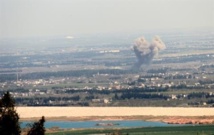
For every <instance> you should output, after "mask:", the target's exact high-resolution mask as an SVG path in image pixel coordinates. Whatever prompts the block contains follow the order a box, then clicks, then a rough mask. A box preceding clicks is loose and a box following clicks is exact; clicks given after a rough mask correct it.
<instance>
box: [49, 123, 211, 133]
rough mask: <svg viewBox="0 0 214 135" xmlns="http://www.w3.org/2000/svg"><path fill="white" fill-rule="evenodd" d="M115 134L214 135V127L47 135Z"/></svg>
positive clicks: (154, 128)
mask: <svg viewBox="0 0 214 135" xmlns="http://www.w3.org/2000/svg"><path fill="white" fill-rule="evenodd" d="M113 132H120V133H122V135H214V125H206V126H204V125H197V126H176V127H145V128H131V129H87V130H77V131H61V132H56V133H47V135H90V134H91V135H92V134H94V135H95V134H96V135H105V134H107V133H113Z"/></svg>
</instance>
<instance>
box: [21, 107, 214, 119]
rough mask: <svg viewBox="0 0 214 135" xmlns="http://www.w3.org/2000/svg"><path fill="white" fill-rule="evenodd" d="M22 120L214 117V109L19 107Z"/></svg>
mask: <svg viewBox="0 0 214 135" xmlns="http://www.w3.org/2000/svg"><path fill="white" fill-rule="evenodd" d="M17 111H18V114H19V115H20V118H21V119H28V118H36V117H41V116H45V117H46V118H48V117H55V118H57V117H96V116H214V108H182V107H17Z"/></svg>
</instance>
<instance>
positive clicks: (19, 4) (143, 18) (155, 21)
mask: <svg viewBox="0 0 214 135" xmlns="http://www.w3.org/2000/svg"><path fill="white" fill-rule="evenodd" d="M213 27H214V0H0V36H1V37H32V36H54V35H71V36H72V35H76V34H94V33H113V32H135V31H138V32H139V31H145V30H152V31H155V30H156V29H161V30H169V29H200V28H213Z"/></svg>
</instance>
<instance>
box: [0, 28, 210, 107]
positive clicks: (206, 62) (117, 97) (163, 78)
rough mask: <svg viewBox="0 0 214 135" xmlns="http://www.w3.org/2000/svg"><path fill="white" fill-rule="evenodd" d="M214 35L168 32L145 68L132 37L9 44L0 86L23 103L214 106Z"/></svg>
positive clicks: (3, 54) (2, 58) (0, 68)
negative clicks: (138, 63)
mask: <svg viewBox="0 0 214 135" xmlns="http://www.w3.org/2000/svg"><path fill="white" fill-rule="evenodd" d="M208 35H209V36H208ZM213 37H214V36H213V33H210V32H201V33H200V34H195V33H188V34H187V35H185V34H182V33H181V34H180V35H179V34H178V33H168V34H165V35H164V36H162V39H163V41H164V43H165V44H166V49H165V50H163V51H161V52H160V53H159V54H158V55H157V56H155V58H154V59H153V60H152V62H151V63H149V64H143V65H142V66H141V68H140V69H134V68H133V65H134V64H135V63H136V61H137V59H136V56H135V55H134V52H133V50H132V48H131V47H132V44H131V43H132V42H131V39H132V37H131V38H130V42H129V40H128V39H127V38H125V39H124V40H123V41H121V42H118V41H117V40H116V41H115V42H112V43H105V44H103V45H102V47H98V46H97V44H100V43H93V42H92V43H91V44H90V42H89V43H88V45H87V46H85V44H86V43H80V44H78V40H77V39H74V41H70V40H71V39H67V38H65V39H64V38H60V39H58V40H59V41H58V42H59V43H63V45H64V46H62V47H56V46H54V47H50V46H46V47H44V48H42V49H38V48H23V47H17V48H13V49H8V50H6V49H5V50H2V52H1V56H0V62H1V64H0V87H1V88H0V92H1V95H2V94H3V93H4V92H5V91H10V92H11V94H12V95H13V96H14V98H15V99H16V103H17V104H18V105H20V106H210V107H212V106H213V105H214V91H213V90H214V61H213V59H214V46H213V43H214V38H213ZM72 40H73V39H72ZM75 40H77V41H75ZM1 42H3V41H1ZM7 42H8V44H9V43H10V42H9V41H4V43H7ZM20 42H21V41H20ZM22 42H23V44H24V43H25V41H22ZM53 42H56V41H48V42H47V44H54V43H53ZM87 42H88V40H87ZM38 43H40V42H39V40H38ZM70 44H71V45H70ZM71 46H72V47H71ZM26 50H27V51H26Z"/></svg>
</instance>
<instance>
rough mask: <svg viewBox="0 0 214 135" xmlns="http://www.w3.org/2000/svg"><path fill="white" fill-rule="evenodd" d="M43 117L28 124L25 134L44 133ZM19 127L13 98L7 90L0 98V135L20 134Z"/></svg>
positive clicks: (37, 134) (41, 134)
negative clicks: (28, 127) (28, 128)
mask: <svg viewBox="0 0 214 135" xmlns="http://www.w3.org/2000/svg"><path fill="white" fill-rule="evenodd" d="M44 123H45V118H44V116H43V117H42V118H41V119H40V120H39V121H38V122H35V123H33V124H32V125H30V127H31V128H30V130H29V131H28V133H27V135H44V134H45V128H44ZM20 134H21V127H20V122H19V115H18V113H17V112H16V109H15V100H14V99H13V98H12V97H11V95H10V93H9V92H6V93H5V94H4V95H3V97H2V98H1V99H0V135H20Z"/></svg>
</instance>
